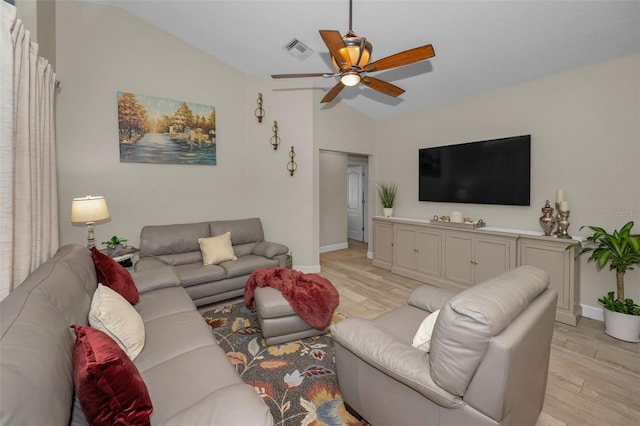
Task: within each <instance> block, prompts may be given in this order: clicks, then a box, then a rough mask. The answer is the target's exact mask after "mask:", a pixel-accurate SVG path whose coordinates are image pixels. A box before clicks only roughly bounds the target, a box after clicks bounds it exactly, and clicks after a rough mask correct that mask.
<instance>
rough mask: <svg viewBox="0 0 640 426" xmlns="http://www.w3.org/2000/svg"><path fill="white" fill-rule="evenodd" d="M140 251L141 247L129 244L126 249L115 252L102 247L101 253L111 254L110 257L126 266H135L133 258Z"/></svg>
mask: <svg viewBox="0 0 640 426" xmlns="http://www.w3.org/2000/svg"><path fill="white" fill-rule="evenodd" d="M139 251H140V249H139V248H137V247H133V246H127V247H125V248H124V249H122V250H120V251H118V252H116V253H113V252H109V250H108V249H102V250H100V252H101V253H104V254H106V255H107V256H109V257H110V258H112V259H113V260H115V261H116V262H118V263H119V264H120V265H122V266H123V267H125V268H131V267H132V266H133V261H132V258H133V257H134V256H135V255H136V254H137V253H138V252H139Z"/></svg>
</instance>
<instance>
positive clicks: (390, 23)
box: [91, 0, 640, 119]
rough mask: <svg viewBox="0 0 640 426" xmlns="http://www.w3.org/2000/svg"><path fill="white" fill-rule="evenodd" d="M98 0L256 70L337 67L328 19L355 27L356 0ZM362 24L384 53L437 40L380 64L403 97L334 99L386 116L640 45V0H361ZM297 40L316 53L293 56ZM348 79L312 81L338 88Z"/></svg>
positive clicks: (376, 53) (366, 92) (354, 94)
mask: <svg viewBox="0 0 640 426" xmlns="http://www.w3.org/2000/svg"><path fill="white" fill-rule="evenodd" d="M91 1H93V2H96V3H101V4H108V5H113V6H117V7H121V8H123V9H125V10H127V11H129V12H130V13H132V14H133V15H136V16H138V17H139V18H141V19H143V20H145V21H148V22H150V23H152V24H154V25H156V26H158V27H160V28H162V29H164V30H166V31H167V32H169V33H171V34H173V35H175V36H177V37H179V38H181V39H182V40H184V41H186V42H187V43H190V44H192V45H194V46H196V47H198V48H199V49H201V50H203V51H205V52H207V53H209V54H211V55H212V56H215V57H216V58H218V59H220V60H222V61H224V62H226V63H228V64H229V65H232V66H234V67H236V68H237V69H239V70H241V71H243V72H244V73H247V74H249V75H255V76H265V77H266V76H269V75H270V74H281V73H305V72H332V71H333V67H332V66H331V63H330V58H329V55H328V53H327V49H326V46H325V45H324V43H323V41H322V39H321V37H320V35H319V33H318V30H320V29H327V30H338V31H339V32H340V33H341V34H343V35H344V34H345V33H346V32H347V30H348V29H349V2H348V0H306V1H293V0H288V1H268V0H233V1H218V0H198V1H192V0H146V1H139V0H128V1H127V0H91ZM353 30H354V31H355V32H356V34H358V35H359V36H361V37H366V38H367V39H368V40H369V41H370V42H371V43H372V44H373V54H372V60H376V59H380V58H383V57H385V56H388V55H391V54H394V53H396V52H399V51H403V50H407V49H410V48H413V47H416V46H420V45H424V44H433V46H434V48H435V52H436V56H435V57H434V58H432V59H430V60H427V61H422V62H418V63H415V64H411V65H408V66H405V67H401V68H396V69H392V70H388V71H381V72H379V73H376V74H374V76H375V77H377V78H380V79H383V80H386V81H389V82H391V83H393V84H395V85H397V86H399V87H401V88H403V89H405V90H406V92H405V93H404V94H402V95H401V96H400V97H398V98H392V97H388V96H385V95H383V94H380V93H377V92H375V91H373V90H371V89H369V88H366V87H363V85H358V86H356V87H350V88H345V89H344V90H343V91H342V92H341V93H340V95H339V97H338V98H337V99H336V100H335V101H334V102H346V103H347V104H349V105H350V106H352V107H353V108H355V109H357V110H359V111H361V112H362V113H364V114H366V115H368V116H369V117H371V118H373V119H384V118H387V117H391V116H395V115H400V114H405V113H409V112H412V111H415V110H419V109H423V108H427V107H430V106H434V105H438V104H441V103H445V102H449V101H452V100H456V99H460V98H464V97H468V96H473V95H477V94H480V93H482V92H486V91H489V90H494V89H497V88H500V87H504V86H509V85H513V84H516V83H520V82H524V81H527V80H531V79H535V78H539V77H541V76H544V75H548V74H552V73H557V72H561V71H564V70H567V69H571V68H575V67H580V66H584V65H588V64H591V63H595V62H600V61H603V60H607V59H611V58H614V57H617V56H622V55H626V54H630V53H634V52H640V2H639V1H540V0H535V1H526V0H511V1H451V0H450V1H418V0H413V1H401V0H395V1H382V0H354V1H353ZM292 39H298V40H299V41H301V42H303V43H304V44H305V45H306V46H308V47H309V48H310V49H311V50H312V53H311V54H310V55H308V56H307V57H305V58H303V59H302V58H300V57H295V56H293V55H291V53H290V52H289V51H288V50H287V49H285V46H286V45H287V44H289V43H290V42H291V40H292ZM336 81H337V79H336V78H328V79H325V78H322V77H320V78H309V79H305V81H304V82H305V84H308V85H309V87H320V88H323V89H325V90H328V89H329V88H330V87H332V86H333V85H334V84H335V83H336ZM299 82H300V81H296V82H295V83H299ZM292 83H293V82H292ZM330 106H331V105H329V107H330Z"/></svg>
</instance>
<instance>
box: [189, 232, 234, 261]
mask: <svg viewBox="0 0 640 426" xmlns="http://www.w3.org/2000/svg"><path fill="white" fill-rule="evenodd" d="M198 244H200V251H202V262H203V263H204V264H205V265H217V264H219V263H221V262H226V261H227V260H236V259H237V257H236V255H235V253H234V252H233V247H232V246H231V232H225V233H224V234H221V235H218V236H215V237H208V238H199V239H198Z"/></svg>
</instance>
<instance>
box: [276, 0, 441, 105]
mask: <svg viewBox="0 0 640 426" xmlns="http://www.w3.org/2000/svg"><path fill="white" fill-rule="evenodd" d="M352 3H353V1H352V0H349V32H347V34H345V35H344V37H342V36H340V33H339V32H338V31H334V30H320V36H321V37H322V40H324V43H325V44H326V45H327V47H328V48H329V53H330V54H331V60H332V62H333V66H334V67H335V68H336V70H337V72H336V73H306V74H273V75H271V78H298V77H325V78H328V77H340V81H338V84H336V85H335V86H333V88H331V90H329V92H328V93H327V94H326V95H325V97H324V98H322V101H320V102H322V103H325V102H331V101H332V100H333V99H334V98H335V97H336V96H338V94H339V93H340V92H341V91H342V89H344V87H345V86H355V85H357V84H358V83H362V84H364V85H365V86H367V87H370V88H371V89H373V90H377V91H378V92H381V93H384V94H385V95H389V96H394V97H396V96H399V95H401V94H402V93H404V89H401V88H400V87H398V86H395V85H393V84H391V83H387V82H386V81H382V80H380V79H377V78H374V77H370V76H369V75H368V73H371V72H375V71H383V70H387V69H390V68H396V67H401V66H404V65H408V64H412V63H414V62H419V61H423V60H425V59H429V58H432V57H434V56H435V52H434V50H433V46H432V45H430V44H427V45H425V46H420V47H416V48H414V49H409V50H405V51H404V52H400V53H396V54H394V55H391V56H387V57H386V58H382V59H378V60H377V61H374V62H371V63H369V59H370V57H371V52H372V50H373V46H372V45H371V43H370V42H369V41H368V40H367V39H366V38H364V37H359V36H357V35H356V34H355V33H354V32H353V30H352V29H351V15H352V9H353V4H352Z"/></svg>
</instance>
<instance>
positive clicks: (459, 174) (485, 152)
mask: <svg viewBox="0 0 640 426" xmlns="http://www.w3.org/2000/svg"><path fill="white" fill-rule="evenodd" d="M419 173H420V178H419V179H420V181H419V185H418V186H419V188H418V192H419V197H418V199H419V200H420V201H439V202H450V203H472V204H500V205H512V206H528V205H530V192H531V187H530V182H531V135H524V136H514V137H509V138H503V139H492V140H487V141H480V142H470V143H463V144H459V145H448V146H439V147H434V148H423V149H420V151H419Z"/></svg>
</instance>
